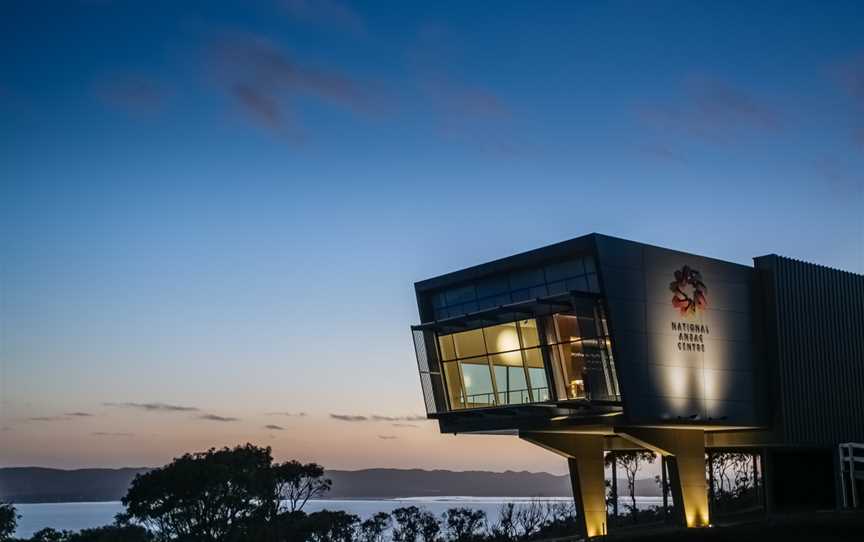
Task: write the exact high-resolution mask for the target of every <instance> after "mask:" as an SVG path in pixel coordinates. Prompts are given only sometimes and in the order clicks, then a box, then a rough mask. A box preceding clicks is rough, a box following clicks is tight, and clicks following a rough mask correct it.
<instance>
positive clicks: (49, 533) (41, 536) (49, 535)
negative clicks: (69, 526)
mask: <svg viewBox="0 0 864 542" xmlns="http://www.w3.org/2000/svg"><path fill="white" fill-rule="evenodd" d="M70 536H72V531H58V530H57V529H52V528H51V527H46V528H44V529H40V530H38V531H36V532H35V533H33V536H32V537H31V538H30V542H69V537H70Z"/></svg>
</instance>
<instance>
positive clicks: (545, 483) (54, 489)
mask: <svg viewBox="0 0 864 542" xmlns="http://www.w3.org/2000/svg"><path fill="white" fill-rule="evenodd" d="M148 470H149V469H145V468H125V469H78V470H61V469H46V468H40V467H18V468H2V469H0V500H5V501H11V502H18V503H37V502H82V501H94V502H95V501H119V500H120V499H121V498H122V497H123V496H124V495H125V494H126V490H127V488H128V487H129V484H130V483H131V482H132V479H133V478H134V477H135V475H136V474H139V473H143V472H147V471H148ZM327 477H329V478H330V479H331V480H332V481H333V489H332V490H331V491H330V493H329V494H328V497H329V498H331V499H339V498H342V499H359V498H373V499H390V498H398V497H441V496H456V495H458V496H472V497H567V496H570V495H571V489H570V480H569V477H568V476H555V475H552V474H549V473H545V472H540V473H533V472H524V471H523V472H513V471H507V472H488V471H464V472H457V471H448V470H433V471H428V470H420V469H365V470H356V471H346V470H330V471H327ZM625 487H626V484H625V483H624V481H623V480H621V481H620V482H619V488H621V493H622V494H623V493H624V491H625V490H624V489H623V488H625ZM636 492H637V494H639V495H644V496H655V495H659V494H660V493H659V488H658V487H657V484H656V483H655V482H654V480H651V479H644V480H638V481H637V484H636ZM622 496H623V495H622Z"/></svg>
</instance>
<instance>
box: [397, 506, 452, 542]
mask: <svg viewBox="0 0 864 542" xmlns="http://www.w3.org/2000/svg"><path fill="white" fill-rule="evenodd" d="M393 519H394V520H395V521H396V525H395V526H394V527H393V534H392V537H393V542H417V540H422V541H423V542H433V541H434V540H435V539H436V538H437V537H438V533H439V532H440V531H441V525H440V524H439V523H438V520H437V519H436V518H435V516H434V515H432V514H431V513H430V512H428V511H426V510H421V509H420V508H417V507H416V506H405V507H402V508H397V509H395V510H393Z"/></svg>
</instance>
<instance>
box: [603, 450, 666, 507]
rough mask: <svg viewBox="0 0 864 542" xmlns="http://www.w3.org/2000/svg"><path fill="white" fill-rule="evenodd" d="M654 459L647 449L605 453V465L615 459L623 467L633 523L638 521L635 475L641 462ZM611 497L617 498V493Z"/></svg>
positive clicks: (652, 453)
mask: <svg viewBox="0 0 864 542" xmlns="http://www.w3.org/2000/svg"><path fill="white" fill-rule="evenodd" d="M655 459H656V456H655V455H654V452H649V451H647V450H631V451H626V452H615V453H614V454H607V455H606V459H605V462H606V464H607V465H610V464H611V463H612V461H617V463H618V465H619V466H620V467H622V468H623V469H624V476H625V477H626V478H627V491H628V492H629V494H630V504H628V505H627V507H628V508H629V509H630V517H632V518H633V522H634V523H635V522H636V521H638V510H637V509H636V475H637V474H638V473H639V470H640V469H641V468H642V465H641V464H642V463H654V460H655ZM613 498H617V495H616V496H614V497H613Z"/></svg>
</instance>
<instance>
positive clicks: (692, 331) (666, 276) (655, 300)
mask: <svg viewBox="0 0 864 542" xmlns="http://www.w3.org/2000/svg"><path fill="white" fill-rule="evenodd" d="M415 290H416V294H417V305H418V309H419V315H420V321H421V323H420V324H419V325H415V326H412V331H413V335H414V343H415V347H416V352H417V362H418V366H419V370H420V380H421V385H422V389H423V395H424V398H425V403H426V410H427V413H428V416H429V417H430V418H434V419H436V420H437V421H438V423H439V425H440V430H441V432H442V433H483V434H500V435H513V436H518V437H519V438H522V439H525V440H526V441H529V442H532V443H534V444H537V445H539V446H542V447H544V448H546V449H548V450H550V451H553V452H555V453H558V454H560V455H562V456H563V457H565V458H566V459H567V461H568V464H569V467H570V473H571V480H572V482H573V493H574V498H575V500H576V504H577V507H578V510H579V511H580V512H581V513H580V514H579V516H580V518H581V521H582V527H583V530H584V534H586V535H587V536H596V535H600V534H604V533H605V531H606V521H607V520H606V503H605V489H604V463H603V461H604V452H608V451H615V450H631V449H643V448H644V449H648V450H652V451H654V452H657V453H659V454H660V455H661V456H662V457H663V458H664V464H665V467H664V474H665V473H667V472H668V475H669V480H670V483H671V489H672V495H673V499H674V501H675V503H676V507H675V509H676V511H677V513H678V518H679V520H680V522H681V523H683V524H685V525H687V526H689V527H698V526H706V525H708V524H709V521H710V518H709V506H708V496H707V482H706V465H705V461H706V460H705V457H706V450H709V451H710V450H741V449H746V450H750V451H752V452H753V453H754V454H758V456H759V458H760V470H761V473H762V474H761V477H762V480H763V493H764V496H765V497H764V500H765V505H766V508H767V509H768V510H769V511H773V510H777V509H790V508H793V507H798V506H811V507H820V506H834V504H835V503H837V502H839V499H840V495H839V491H840V489H839V487H840V485H839V483H837V480H838V479H839V478H838V476H837V475H836V471H837V469H836V464H837V462H838V460H837V457H838V456H837V446H838V444H840V443H843V442H864V276H861V275H855V274H852V273H847V272H843V271H838V270H834V269H829V268H826V267H822V266H818V265H813V264H809V263H804V262H800V261H796V260H791V259H788V258H783V257H780V256H777V255H768V256H762V257H758V258H755V259H754V265H753V266H752V267H751V266H746V265H739V264H735V263H729V262H724V261H720V260H716V259H711V258H706V257H702V256H697V255H694V254H686V253H683V252H676V251H673V250H667V249H663V248H658V247H654V246H649V245H644V244H640V243H635V242H631V241H626V240H623V239H617V238H613V237H608V236H605V235H599V234H591V235H586V236H583V237H579V238H576V239H572V240H569V241H565V242H562V243H558V244H555V245H551V246H547V247H544V248H540V249H537V250H532V251H529V252H525V253H522V254H517V255H514V256H509V257H507V258H503V259H500V260H495V261H492V262H488V263H484V264H481V265H477V266H474V267H470V268H468V269H463V270H460V271H455V272H453V273H449V274H446V275H442V276H439V277H435V278H431V279H428V280H424V281H421V282H418V283H416V284H415ZM502 438H507V437H504V436H502ZM754 465H755V462H754Z"/></svg>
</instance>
